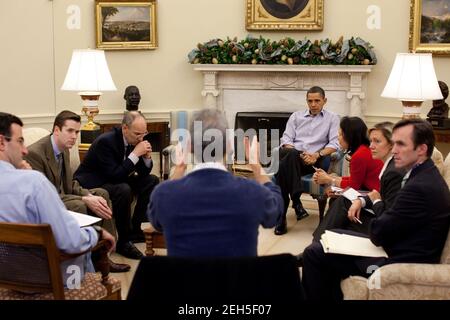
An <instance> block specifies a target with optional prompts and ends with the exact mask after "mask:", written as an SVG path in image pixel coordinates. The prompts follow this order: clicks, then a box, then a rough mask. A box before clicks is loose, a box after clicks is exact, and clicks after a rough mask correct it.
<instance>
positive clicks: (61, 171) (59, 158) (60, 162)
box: [56, 152, 64, 193]
mask: <svg viewBox="0 0 450 320" xmlns="http://www.w3.org/2000/svg"><path fill="white" fill-rule="evenodd" d="M56 160H57V162H58V170H59V179H60V192H61V193H64V156H63V153H62V152H61V153H60V154H58V155H57V156H56Z"/></svg>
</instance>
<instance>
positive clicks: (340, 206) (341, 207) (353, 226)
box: [313, 159, 406, 241]
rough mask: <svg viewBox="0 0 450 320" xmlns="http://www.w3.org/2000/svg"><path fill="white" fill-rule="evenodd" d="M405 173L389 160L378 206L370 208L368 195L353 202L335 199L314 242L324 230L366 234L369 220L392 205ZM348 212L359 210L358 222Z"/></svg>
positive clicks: (316, 233) (318, 228) (319, 227)
mask: <svg viewBox="0 0 450 320" xmlns="http://www.w3.org/2000/svg"><path fill="white" fill-rule="evenodd" d="M405 173H406V171H405V170H403V169H397V168H395V161H394V159H390V160H389V162H388V164H387V166H386V169H385V170H384V172H383V175H382V176H381V179H380V196H381V199H382V200H381V201H380V204H379V205H377V206H375V207H373V206H372V201H370V197H369V195H366V196H364V197H362V199H360V198H358V199H356V200H354V201H353V202H352V201H350V200H348V199H347V198H345V197H344V196H341V197H339V198H337V199H336V201H334V202H333V204H332V205H330V209H329V210H328V212H327V214H326V215H325V217H324V219H323V220H322V221H321V222H320V224H319V225H318V226H317V228H316V230H315V231H314V233H313V237H314V241H319V240H320V237H321V236H322V234H323V233H324V232H325V230H331V229H345V230H352V231H356V232H361V233H365V234H368V233H369V225H370V220H372V219H373V218H375V217H376V216H379V215H381V213H383V212H384V211H385V210H386V209H388V208H390V207H391V206H392V205H393V203H394V200H395V198H396V197H397V194H398V191H399V190H400V186H401V182H402V179H403V176H404V175H405ZM362 201H364V207H362V204H361V203H362ZM362 208H364V209H370V210H374V213H375V214H373V213H371V212H368V211H366V210H361V209H362ZM349 210H350V211H356V210H360V213H359V221H360V222H358V221H357V220H356V221H354V220H350V219H349Z"/></svg>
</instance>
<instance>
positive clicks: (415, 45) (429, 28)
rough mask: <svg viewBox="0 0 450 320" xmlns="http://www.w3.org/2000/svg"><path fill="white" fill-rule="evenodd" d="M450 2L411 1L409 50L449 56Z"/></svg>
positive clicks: (448, 0) (436, 0) (442, 0)
mask: <svg viewBox="0 0 450 320" xmlns="http://www.w3.org/2000/svg"><path fill="white" fill-rule="evenodd" d="M449 49H450V0H411V23H410V50H411V51H416V52H432V53H435V54H449V51H450V50H449Z"/></svg>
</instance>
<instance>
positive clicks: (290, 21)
mask: <svg viewBox="0 0 450 320" xmlns="http://www.w3.org/2000/svg"><path fill="white" fill-rule="evenodd" d="M245 25H246V29H247V30H306V31H311V30H322V29H323V0H247V17H246V24H245Z"/></svg>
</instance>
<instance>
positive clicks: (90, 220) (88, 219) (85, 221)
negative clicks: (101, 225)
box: [67, 210, 102, 228]
mask: <svg viewBox="0 0 450 320" xmlns="http://www.w3.org/2000/svg"><path fill="white" fill-rule="evenodd" d="M67 212H68V213H69V214H70V215H71V216H72V217H74V218H75V220H77V222H78V224H79V225H80V228H82V227H87V226H90V225H93V224H95V223H97V222H99V221H101V220H102V219H101V218H98V217H93V216H89V215H87V214H81V213H78V212H75V211H70V210H67Z"/></svg>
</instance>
